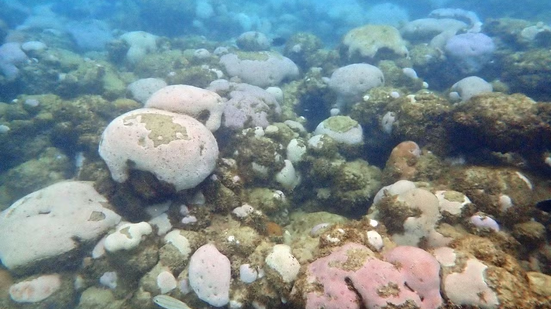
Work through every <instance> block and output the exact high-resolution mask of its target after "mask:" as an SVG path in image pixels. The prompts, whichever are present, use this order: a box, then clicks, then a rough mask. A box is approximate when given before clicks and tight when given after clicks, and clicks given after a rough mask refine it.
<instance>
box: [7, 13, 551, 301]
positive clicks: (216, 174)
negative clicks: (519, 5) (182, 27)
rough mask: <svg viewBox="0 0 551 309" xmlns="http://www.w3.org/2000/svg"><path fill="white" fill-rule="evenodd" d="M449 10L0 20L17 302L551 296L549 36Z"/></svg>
mask: <svg viewBox="0 0 551 309" xmlns="http://www.w3.org/2000/svg"><path fill="white" fill-rule="evenodd" d="M448 17H449V16H448ZM452 17H453V16H452ZM455 17H457V15H455ZM459 17H464V16H459ZM435 20H436V22H434V21H433V24H431V25H427V24H422V23H421V22H419V24H415V25H411V24H406V25H402V26H401V27H396V28H395V27H392V26H376V25H366V26H363V27H360V28H355V29H351V30H350V32H348V33H347V34H346V35H345V36H343V38H342V40H341V41H340V42H339V43H338V44H337V45H335V46H328V45H327V44H324V42H323V41H322V40H321V39H320V38H318V37H316V36H315V35H313V34H311V33H305V32H301V33H295V34H293V35H291V36H290V37H288V38H284V39H282V38H268V37H266V36H265V35H264V34H262V33H259V32H247V33H244V34H243V35H240V36H239V37H235V38H232V39H231V40H228V41H212V40H208V39H206V38H205V37H200V36H170V37H168V36H158V35H153V34H151V33H147V32H142V31H135V32H126V33H122V32H121V33H118V34H117V35H115V36H114V37H113V39H112V40H110V41H109V42H108V43H107V45H106V50H105V51H93V52H86V53H84V52H79V51H78V50H76V49H75V48H74V42H72V41H71V39H70V38H69V37H68V36H67V35H66V34H64V33H60V32H57V31H54V30H47V29H46V30H45V29H41V28H39V27H23V28H20V29H17V30H14V29H7V28H6V27H4V28H3V31H2V36H3V37H6V38H10V40H11V41H10V42H11V43H5V44H4V45H2V47H0V54H1V55H2V56H3V57H4V58H3V60H1V61H0V63H1V64H2V65H3V67H2V68H3V69H2V72H3V74H2V75H0V89H1V90H0V100H3V102H2V103H0V209H3V210H4V211H3V212H2V213H1V215H0V259H1V261H2V265H3V266H2V268H0V308H6V309H8V308H43V309H51V308H78V309H95V308H109V309H130V308H161V307H162V308H169V309H182V308H184V309H185V308H188V307H187V306H189V307H191V308H209V307H210V306H213V307H227V308H312V309H313V308H318V309H321V308H325V309H329V308H358V309H360V308H362V309H363V308H527V309H528V308H530V309H532V308H541V309H543V308H551V246H550V244H549V240H550V235H551V215H550V212H549V211H550V208H549V204H546V203H545V200H547V199H551V182H550V179H551V103H550V102H551V28H550V27H548V26H547V25H544V24H542V23H535V22H531V21H526V20H520V19H510V18H497V19H489V20H485V21H484V22H483V23H482V22H481V23H480V24H476V21H473V20H468V19H467V21H465V19H463V20H459V19H458V20H455V21H456V22H453V21H452V22H450V21H446V23H450V24H446V26H445V27H444V28H443V27H442V25H441V24H442V23H444V21H442V19H438V18H436V19H435ZM451 20H454V19H453V18H451ZM469 22H470V23H469ZM459 23H462V24H463V25H462V24H459ZM408 25H409V26H411V27H412V28H408ZM450 25H453V27H457V28H454V32H453V33H451V34H450V33H449V31H448V32H446V30H449V28H446V27H452V26H450ZM429 26H430V27H429ZM423 27H427V28H426V29H425V28H423ZM431 27H432V28H431ZM429 28H430V29H429ZM427 29H428V30H427ZM454 36H459V39H464V40H466V41H461V40H459V39H458V40H459V41H458V42H457V44H459V46H455V45H452V43H451V42H452V40H454V39H452V37H454ZM6 44H8V45H6ZM10 44H11V45H10ZM280 44H281V45H280ZM461 44H463V45H461ZM469 44H470V45H469ZM465 45H466V46H467V47H466V48H467V49H468V50H465V51H463V50H462V49H461V48H463V47H464V46H465ZM8 55H9V57H11V58H9V57H8ZM368 64H369V65H368ZM176 85H180V86H176ZM181 85H187V86H181ZM540 202H541V203H540ZM538 203H539V204H538ZM10 205H11V206H10ZM159 295H165V296H159ZM178 300H179V301H181V302H179V301H178ZM182 302H183V303H182ZM184 303H185V304H184ZM186 304H187V305H186Z"/></svg>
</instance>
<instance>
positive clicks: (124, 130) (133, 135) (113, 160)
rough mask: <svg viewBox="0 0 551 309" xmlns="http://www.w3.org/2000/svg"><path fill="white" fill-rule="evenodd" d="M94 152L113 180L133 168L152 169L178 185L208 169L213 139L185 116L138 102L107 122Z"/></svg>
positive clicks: (214, 152)
mask: <svg viewBox="0 0 551 309" xmlns="http://www.w3.org/2000/svg"><path fill="white" fill-rule="evenodd" d="M99 154H100V156H101V157H102V158H103V160H105V163H107V166H108V167H109V171H110V172H111V176H112V177H113V179H114V180H115V181H117V182H124V181H126V180H127V179H128V177H129V174H128V171H129V169H131V168H132V169H137V170H141V171H146V172H151V173H152V174H153V175H155V176H156V177H157V179H159V180H161V181H165V182H167V183H170V184H172V185H174V187H175V189H176V190H177V191H180V190H184V189H190V188H193V187H195V186H197V185H198V184H199V183H200V182H202V181H203V180H204V179H205V178H206V177H207V176H208V175H209V174H210V173H212V171H213V170H214V167H215V165H216V160H217V159H218V144H217V142H216V139H215V138H214V136H213V135H212V133H211V132H210V131H209V130H208V129H207V128H206V127H205V126H204V125H203V124H201V123H200V122H199V121H197V120H195V119H194V118H192V117H190V116H186V115H182V114H176V113H171V112H167V111H162V110H156V109H151V108H142V109H137V110H134V111H131V112H128V113H126V114H123V115H121V116H119V117H117V118H116V119H114V120H113V121H112V122H111V123H110V124H109V125H108V126H107V128H106V129H105V131H104V132H103V135H102V139H101V142H100V146H99ZM129 163H131V164H129Z"/></svg>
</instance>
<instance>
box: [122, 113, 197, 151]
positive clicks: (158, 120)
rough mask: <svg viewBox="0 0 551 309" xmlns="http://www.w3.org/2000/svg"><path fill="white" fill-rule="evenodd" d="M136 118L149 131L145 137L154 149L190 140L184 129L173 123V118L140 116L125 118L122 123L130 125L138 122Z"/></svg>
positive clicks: (166, 116) (167, 116)
mask: <svg viewBox="0 0 551 309" xmlns="http://www.w3.org/2000/svg"><path fill="white" fill-rule="evenodd" d="M138 117H139V118H140V123H143V124H145V128H146V129H147V130H148V131H149V135H148V136H147V137H148V138H149V139H150V140H151V141H153V145H154V147H159V146H161V145H168V144H170V143H171V142H173V141H177V140H190V139H191V137H190V136H189V135H188V133H187V129H186V127H184V126H182V125H180V124H177V123H174V121H173V120H174V117H173V116H169V115H157V114H140V115H134V116H130V117H126V118H125V119H124V121H125V123H128V124H131V123H132V122H133V121H135V120H138ZM142 142H144V141H142Z"/></svg>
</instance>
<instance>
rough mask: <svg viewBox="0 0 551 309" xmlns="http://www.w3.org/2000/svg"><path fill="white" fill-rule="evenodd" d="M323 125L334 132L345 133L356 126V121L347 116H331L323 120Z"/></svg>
mask: <svg viewBox="0 0 551 309" xmlns="http://www.w3.org/2000/svg"><path fill="white" fill-rule="evenodd" d="M324 123H325V127H326V128H328V129H331V130H332V131H334V132H339V133H345V132H348V131H350V130H352V128H354V127H356V126H358V122H357V121H356V120H354V119H352V118H350V117H348V116H333V117H330V118H328V119H326V120H325V121H324Z"/></svg>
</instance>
